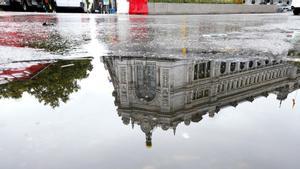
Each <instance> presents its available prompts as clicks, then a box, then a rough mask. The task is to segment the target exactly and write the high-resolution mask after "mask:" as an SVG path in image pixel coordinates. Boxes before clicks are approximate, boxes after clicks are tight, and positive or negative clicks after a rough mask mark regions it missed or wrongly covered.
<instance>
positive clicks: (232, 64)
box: [230, 62, 236, 72]
mask: <svg viewBox="0 0 300 169" xmlns="http://www.w3.org/2000/svg"><path fill="white" fill-rule="evenodd" d="M235 66H236V63H235V62H232V63H230V71H231V72H233V71H234V70H235Z"/></svg>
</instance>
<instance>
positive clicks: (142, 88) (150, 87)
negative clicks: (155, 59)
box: [135, 63, 156, 101]
mask: <svg viewBox="0 0 300 169" xmlns="http://www.w3.org/2000/svg"><path fill="white" fill-rule="evenodd" d="M135 90H136V96H137V97H138V98H140V99H141V100H145V101H151V100H153V99H154V98H155V95H156V66H155V64H151V63H146V65H145V66H144V65H143V64H138V65H137V66H136V77H135Z"/></svg>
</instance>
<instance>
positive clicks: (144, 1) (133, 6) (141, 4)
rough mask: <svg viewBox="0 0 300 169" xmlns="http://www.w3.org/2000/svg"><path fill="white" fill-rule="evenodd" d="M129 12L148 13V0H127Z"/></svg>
mask: <svg viewBox="0 0 300 169" xmlns="http://www.w3.org/2000/svg"><path fill="white" fill-rule="evenodd" d="M129 14H140V15H147V14H148V0H129Z"/></svg>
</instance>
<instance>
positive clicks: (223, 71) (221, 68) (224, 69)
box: [220, 62, 226, 74]
mask: <svg viewBox="0 0 300 169" xmlns="http://www.w3.org/2000/svg"><path fill="white" fill-rule="evenodd" d="M225 71H226V62H221V67H220V73H221V74H223V73H225Z"/></svg>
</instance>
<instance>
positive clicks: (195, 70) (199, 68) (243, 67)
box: [103, 57, 300, 145]
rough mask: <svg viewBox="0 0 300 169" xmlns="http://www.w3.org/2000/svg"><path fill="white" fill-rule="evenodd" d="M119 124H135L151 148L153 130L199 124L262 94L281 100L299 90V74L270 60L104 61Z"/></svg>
mask: <svg viewBox="0 0 300 169" xmlns="http://www.w3.org/2000/svg"><path fill="white" fill-rule="evenodd" d="M103 62H104V64H105V66H106V68H107V69H108V71H109V73H110V76H111V79H112V82H113V85H114V88H115V90H114V92H113V96H114V97H115V104H116V106H118V114H119V115H120V116H121V117H122V120H123V123H124V124H126V125H128V124H130V123H131V124H132V125H133V126H134V125H135V124H137V125H139V126H140V127H141V130H142V131H143V132H144V133H145V134H146V143H147V145H151V137H152V131H153V129H154V128H155V127H161V128H162V129H163V130H168V129H173V130H174V134H175V131H176V127H177V125H178V124H179V123H181V122H184V123H185V124H186V125H189V124H190V123H191V122H199V121H200V120H201V119H202V116H203V115H205V114H207V113H208V114H209V116H210V117H213V116H214V115H215V113H218V112H219V111H220V109H222V108H224V107H227V106H234V107H236V106H237V105H238V104H239V103H241V102H244V101H250V102H252V101H253V100H254V99H255V98H257V97H261V96H264V97H266V96H268V94H269V93H270V92H272V93H275V94H276V95H277V99H278V100H280V101H282V100H284V99H286V98H287V95H288V93H290V92H292V91H294V90H295V89H297V88H298V86H299V83H298V82H299V79H300V77H299V76H300V75H299V71H298V69H297V67H296V66H293V65H292V64H290V63H288V62H285V61H282V60H275V59H257V60H256V59H253V60H243V61H230V60H227V61H226V60H225V61H224V60H201V59H199V60H197V59H183V60H181V59H180V60H179V59H169V58H152V59H151V58H143V57H141V58H133V57H104V58H103Z"/></svg>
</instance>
